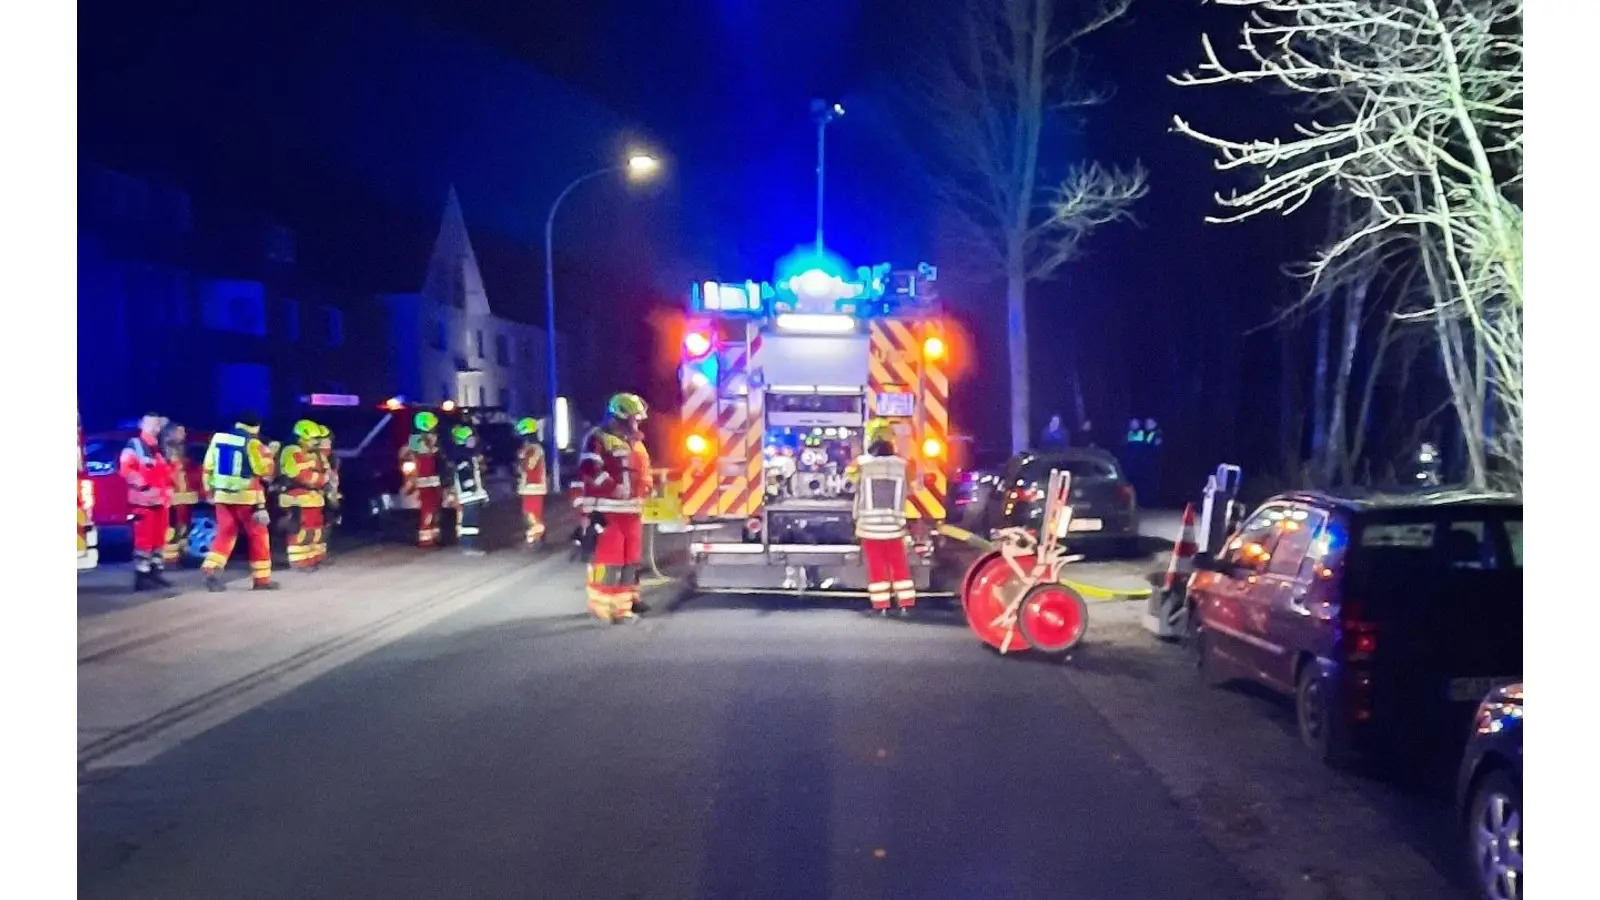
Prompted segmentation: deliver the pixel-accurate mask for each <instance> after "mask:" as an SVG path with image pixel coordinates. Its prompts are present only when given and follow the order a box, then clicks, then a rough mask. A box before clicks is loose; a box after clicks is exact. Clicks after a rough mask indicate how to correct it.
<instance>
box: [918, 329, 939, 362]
mask: <svg viewBox="0 0 1600 900" xmlns="http://www.w3.org/2000/svg"><path fill="white" fill-rule="evenodd" d="M944 351H945V346H944V338H942V337H939V336H938V335H936V334H935V335H929V336H928V339H927V340H925V341H923V342H922V358H923V359H928V360H935V359H944Z"/></svg>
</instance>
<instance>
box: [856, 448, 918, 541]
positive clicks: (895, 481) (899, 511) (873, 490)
mask: <svg viewBox="0 0 1600 900" xmlns="http://www.w3.org/2000/svg"><path fill="white" fill-rule="evenodd" d="M851 468H852V469H854V470H855V473H856V498H855V510H854V511H855V517H856V537H858V538H870V539H872V540H889V539H893V538H898V537H905V535H906V481H907V474H906V473H907V466H906V461H905V460H903V459H901V458H900V457H898V456H863V457H861V458H859V459H857V460H856V461H855V464H854V465H853V466H851Z"/></svg>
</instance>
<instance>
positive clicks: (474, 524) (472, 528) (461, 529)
mask: <svg viewBox="0 0 1600 900" xmlns="http://www.w3.org/2000/svg"><path fill="white" fill-rule="evenodd" d="M483 507H484V504H483V503H463V504H461V507H460V508H459V509H457V510H456V543H458V544H460V545H461V549H463V550H481V549H483V535H482V531H483Z"/></svg>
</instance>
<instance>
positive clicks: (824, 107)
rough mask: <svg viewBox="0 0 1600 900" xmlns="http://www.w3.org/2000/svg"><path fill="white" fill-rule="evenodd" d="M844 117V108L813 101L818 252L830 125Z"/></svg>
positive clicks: (820, 250) (821, 245)
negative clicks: (815, 138)
mask: <svg viewBox="0 0 1600 900" xmlns="http://www.w3.org/2000/svg"><path fill="white" fill-rule="evenodd" d="M843 115H844V106H843V105H841V104H838V103H829V102H827V101H826V100H813V101H811V118H812V119H813V120H814V121H815V122H816V123H817V252H818V253H821V252H822V247H823V244H822V185H823V177H822V176H823V173H824V172H826V171H827V160H828V156H827V149H828V125H829V124H830V123H832V122H833V121H834V120H835V119H838V118H840V117H842V116H843Z"/></svg>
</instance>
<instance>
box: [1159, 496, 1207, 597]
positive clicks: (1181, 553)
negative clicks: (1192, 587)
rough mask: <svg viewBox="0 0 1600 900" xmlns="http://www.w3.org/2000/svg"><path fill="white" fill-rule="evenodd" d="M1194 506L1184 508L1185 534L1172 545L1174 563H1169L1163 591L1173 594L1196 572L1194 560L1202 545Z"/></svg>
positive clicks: (1191, 504)
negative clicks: (1198, 536)
mask: <svg viewBox="0 0 1600 900" xmlns="http://www.w3.org/2000/svg"><path fill="white" fill-rule="evenodd" d="M1194 530H1195V522H1194V504H1193V503H1190V504H1187V505H1185V506H1184V507H1183V532H1182V533H1181V534H1179V535H1178V542H1177V543H1176V544H1173V545H1172V561H1171V562H1169V563H1167V579H1166V583H1165V584H1163V585H1162V590H1163V591H1165V592H1167V593H1171V592H1172V591H1173V590H1174V589H1176V588H1177V587H1178V585H1180V584H1183V583H1186V582H1187V581H1188V580H1189V576H1190V575H1191V574H1193V572H1194V558H1195V555H1196V554H1197V553H1199V552H1200V543H1199V541H1197V540H1196V539H1195V534H1194Z"/></svg>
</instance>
